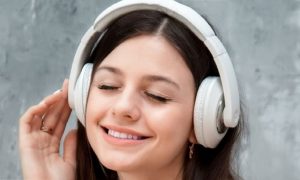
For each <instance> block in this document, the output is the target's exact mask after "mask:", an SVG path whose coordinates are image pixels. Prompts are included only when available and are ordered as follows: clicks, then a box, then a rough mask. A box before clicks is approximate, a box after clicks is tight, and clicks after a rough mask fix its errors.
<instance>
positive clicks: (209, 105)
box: [194, 77, 227, 148]
mask: <svg viewBox="0 0 300 180" xmlns="http://www.w3.org/2000/svg"><path fill="white" fill-rule="evenodd" d="M223 100H224V97H223V91H222V85H221V81H220V78H219V77H207V78H205V79H204V80H203V81H202V83H201V85H200V87H199V90H198V92H197V96H196V101H195V106H194V131H195V135H196V138H197V141H198V143H199V144H201V145H203V146H204V147H207V148H215V147H216V146H217V145H218V143H219V142H220V141H221V140H222V138H223V137H224V136H225V134H226V132H227V131H225V132H224V133H221V134H220V133H219V132H218V130H217V121H218V110H219V109H218V108H219V107H220V105H219V104H220V102H221V101H223ZM221 112H222V116H223V110H222V111H221ZM222 116H221V118H222Z"/></svg>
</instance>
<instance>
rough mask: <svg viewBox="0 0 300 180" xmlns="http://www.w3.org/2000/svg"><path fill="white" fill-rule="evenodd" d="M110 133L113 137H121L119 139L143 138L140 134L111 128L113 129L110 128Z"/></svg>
mask: <svg viewBox="0 0 300 180" xmlns="http://www.w3.org/2000/svg"><path fill="white" fill-rule="evenodd" d="M108 134H109V135H110V136H112V137H115V138H119V139H133V140H138V139H141V138H140V137H138V136H135V135H131V134H126V133H121V132H117V131H114V130H111V129H109V130H108Z"/></svg>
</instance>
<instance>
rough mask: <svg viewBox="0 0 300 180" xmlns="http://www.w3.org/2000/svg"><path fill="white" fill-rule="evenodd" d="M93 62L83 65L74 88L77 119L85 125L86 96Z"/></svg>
mask: <svg viewBox="0 0 300 180" xmlns="http://www.w3.org/2000/svg"><path fill="white" fill-rule="evenodd" d="M92 72H93V64H92V63H87V64H85V65H84V66H83V68H82V70H81V73H80V75H79V77H78V79H77V81H76V84H75V88H74V94H73V98H74V110H75V113H76V116H77V118H78V119H79V121H80V122H81V123H82V124H83V125H85V114H86V105H87V97H88V93H89V88H90V83H91V78H92Z"/></svg>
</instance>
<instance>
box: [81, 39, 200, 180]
mask: <svg viewBox="0 0 300 180" xmlns="http://www.w3.org/2000/svg"><path fill="white" fill-rule="evenodd" d="M158 77H159V78H158ZM166 79H167V80H166ZM194 95H195V85H194V81H193V76H192V74H191V72H190V70H189V69H188V67H187V66H186V64H185V62H184V60H183V59H182V57H181V56H180V54H179V53H178V52H177V50H176V49H175V48H174V47H173V46H172V45H171V44H170V43H169V42H168V41H167V40H166V39H165V38H163V37H161V36H157V35H156V36H154V35H142V36H138V37H134V38H131V39H129V40H126V41H125V42H123V43H122V44H120V45H119V46H118V47H116V48H115V49H114V50H113V51H112V52H111V53H110V54H109V55H108V56H107V57H106V58H105V59H104V60H103V62H102V63H101V64H100V65H99V66H98V67H97V68H96V72H95V75H94V77H93V80H92V83H91V87H90V94H89V99H88V104H87V116H86V118H87V121H86V128H87V136H88V139H89V142H90V144H91V146H92V148H93V150H94V151H95V153H96V155H97V157H98V159H99V160H100V161H101V162H102V163H103V165H104V166H106V167H108V168H110V169H113V170H115V171H117V172H118V175H119V177H120V179H164V180H165V179H181V173H182V172H181V168H182V165H183V160H184V156H185V155H186V148H187V146H188V140H189V139H190V140H191V141H194V135H193V134H194V133H193V130H192V114H193V105H194ZM108 129H112V130H114V131H118V132H120V133H126V134H131V135H136V136H143V137H146V138H145V139H143V140H132V139H130V140H128V139H127V140H124V139H120V138H114V137H112V136H110V135H108V134H107V131H108Z"/></svg>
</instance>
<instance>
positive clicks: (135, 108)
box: [112, 90, 141, 121]
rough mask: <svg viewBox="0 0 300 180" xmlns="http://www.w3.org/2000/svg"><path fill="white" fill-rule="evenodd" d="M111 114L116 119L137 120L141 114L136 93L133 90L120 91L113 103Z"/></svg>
mask: <svg viewBox="0 0 300 180" xmlns="http://www.w3.org/2000/svg"><path fill="white" fill-rule="evenodd" d="M112 114H113V116H114V118H115V119H116V120H126V121H137V120H138V119H139V118H140V115H141V111H140V107H139V100H138V93H136V92H134V91H133V90H123V91H122V92H120V94H119V95H118V96H117V97H116V100H115V104H114V105H113V108H112Z"/></svg>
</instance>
